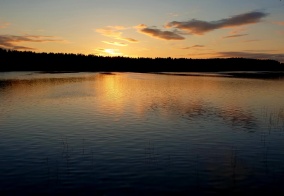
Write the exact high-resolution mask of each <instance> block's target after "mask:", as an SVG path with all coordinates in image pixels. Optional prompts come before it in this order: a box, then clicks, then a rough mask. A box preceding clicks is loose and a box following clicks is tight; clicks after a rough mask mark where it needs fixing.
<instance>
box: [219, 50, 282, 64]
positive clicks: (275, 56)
mask: <svg viewBox="0 0 284 196" xmlns="http://www.w3.org/2000/svg"><path fill="white" fill-rule="evenodd" d="M217 56H218V57H225V58H228V57H242V58H253V59H274V60H277V61H280V62H284V54H272V53H264V52H234V51H230V52H218V53H217Z"/></svg>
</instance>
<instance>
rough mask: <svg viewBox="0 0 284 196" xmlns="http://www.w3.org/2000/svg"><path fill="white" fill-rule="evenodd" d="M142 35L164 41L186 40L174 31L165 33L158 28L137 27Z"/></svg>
mask: <svg viewBox="0 0 284 196" xmlns="http://www.w3.org/2000/svg"><path fill="white" fill-rule="evenodd" d="M136 28H137V29H138V31H139V32H140V33H143V34H146V35H148V36H151V37H155V38H158V39H163V40H184V39H185V38H184V37H182V36H181V35H179V34H178V33H176V32H173V31H163V30H160V29H157V28H149V27H147V26H146V25H144V24H140V25H138V26H136Z"/></svg>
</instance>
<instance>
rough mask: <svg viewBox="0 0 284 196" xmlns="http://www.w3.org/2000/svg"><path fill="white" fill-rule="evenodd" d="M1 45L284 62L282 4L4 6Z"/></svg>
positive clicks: (233, 0) (212, 0)
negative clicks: (261, 59) (243, 58)
mask: <svg viewBox="0 0 284 196" xmlns="http://www.w3.org/2000/svg"><path fill="white" fill-rule="evenodd" d="M0 47H1V48H7V49H15V50H31V51H35V52H60V53H61V52H63V53H82V54H94V55H103V56H129V57H174V58H211V57H248V58H269V59H276V60H279V61H281V62H284V1H280V0H249V1H248V0H238V1H237V0H202V1H201V0H143V1H136V0H48V1H39V0H0Z"/></svg>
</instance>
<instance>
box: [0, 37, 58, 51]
mask: <svg viewBox="0 0 284 196" xmlns="http://www.w3.org/2000/svg"><path fill="white" fill-rule="evenodd" d="M63 41H64V40H58V39H55V37H53V36H39V35H22V36H21V35H0V47H2V48H6V49H13V50H36V49H35V48H30V47H26V46H21V45H19V44H21V43H23V42H37V43H41V42H63Z"/></svg>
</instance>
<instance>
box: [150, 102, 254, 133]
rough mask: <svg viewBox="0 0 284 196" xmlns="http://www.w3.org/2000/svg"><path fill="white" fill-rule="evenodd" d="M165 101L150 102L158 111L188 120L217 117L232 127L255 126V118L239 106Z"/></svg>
mask: <svg viewBox="0 0 284 196" xmlns="http://www.w3.org/2000/svg"><path fill="white" fill-rule="evenodd" d="M172 101H173V100H171V101H169V102H167V101H162V102H159V103H158V102H155V103H153V104H151V106H150V107H151V108H152V110H154V111H157V112H160V113H167V114H168V115H178V116H180V117H182V118H186V119H188V120H197V119H198V118H203V119H204V118H212V119H214V118H219V119H222V120H223V121H224V122H225V123H226V124H229V125H231V126H233V127H242V128H245V129H253V128H255V127H257V123H256V121H257V119H256V117H255V116H254V115H253V114H252V113H251V112H250V111H245V110H244V109H242V108H240V107H233V106H232V107H227V108H219V107H217V106H212V105H209V104H207V103H205V102H203V101H195V102H194V101H193V102H188V103H181V102H178V101H177V100H176V101H175V102H174V103H172Z"/></svg>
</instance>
